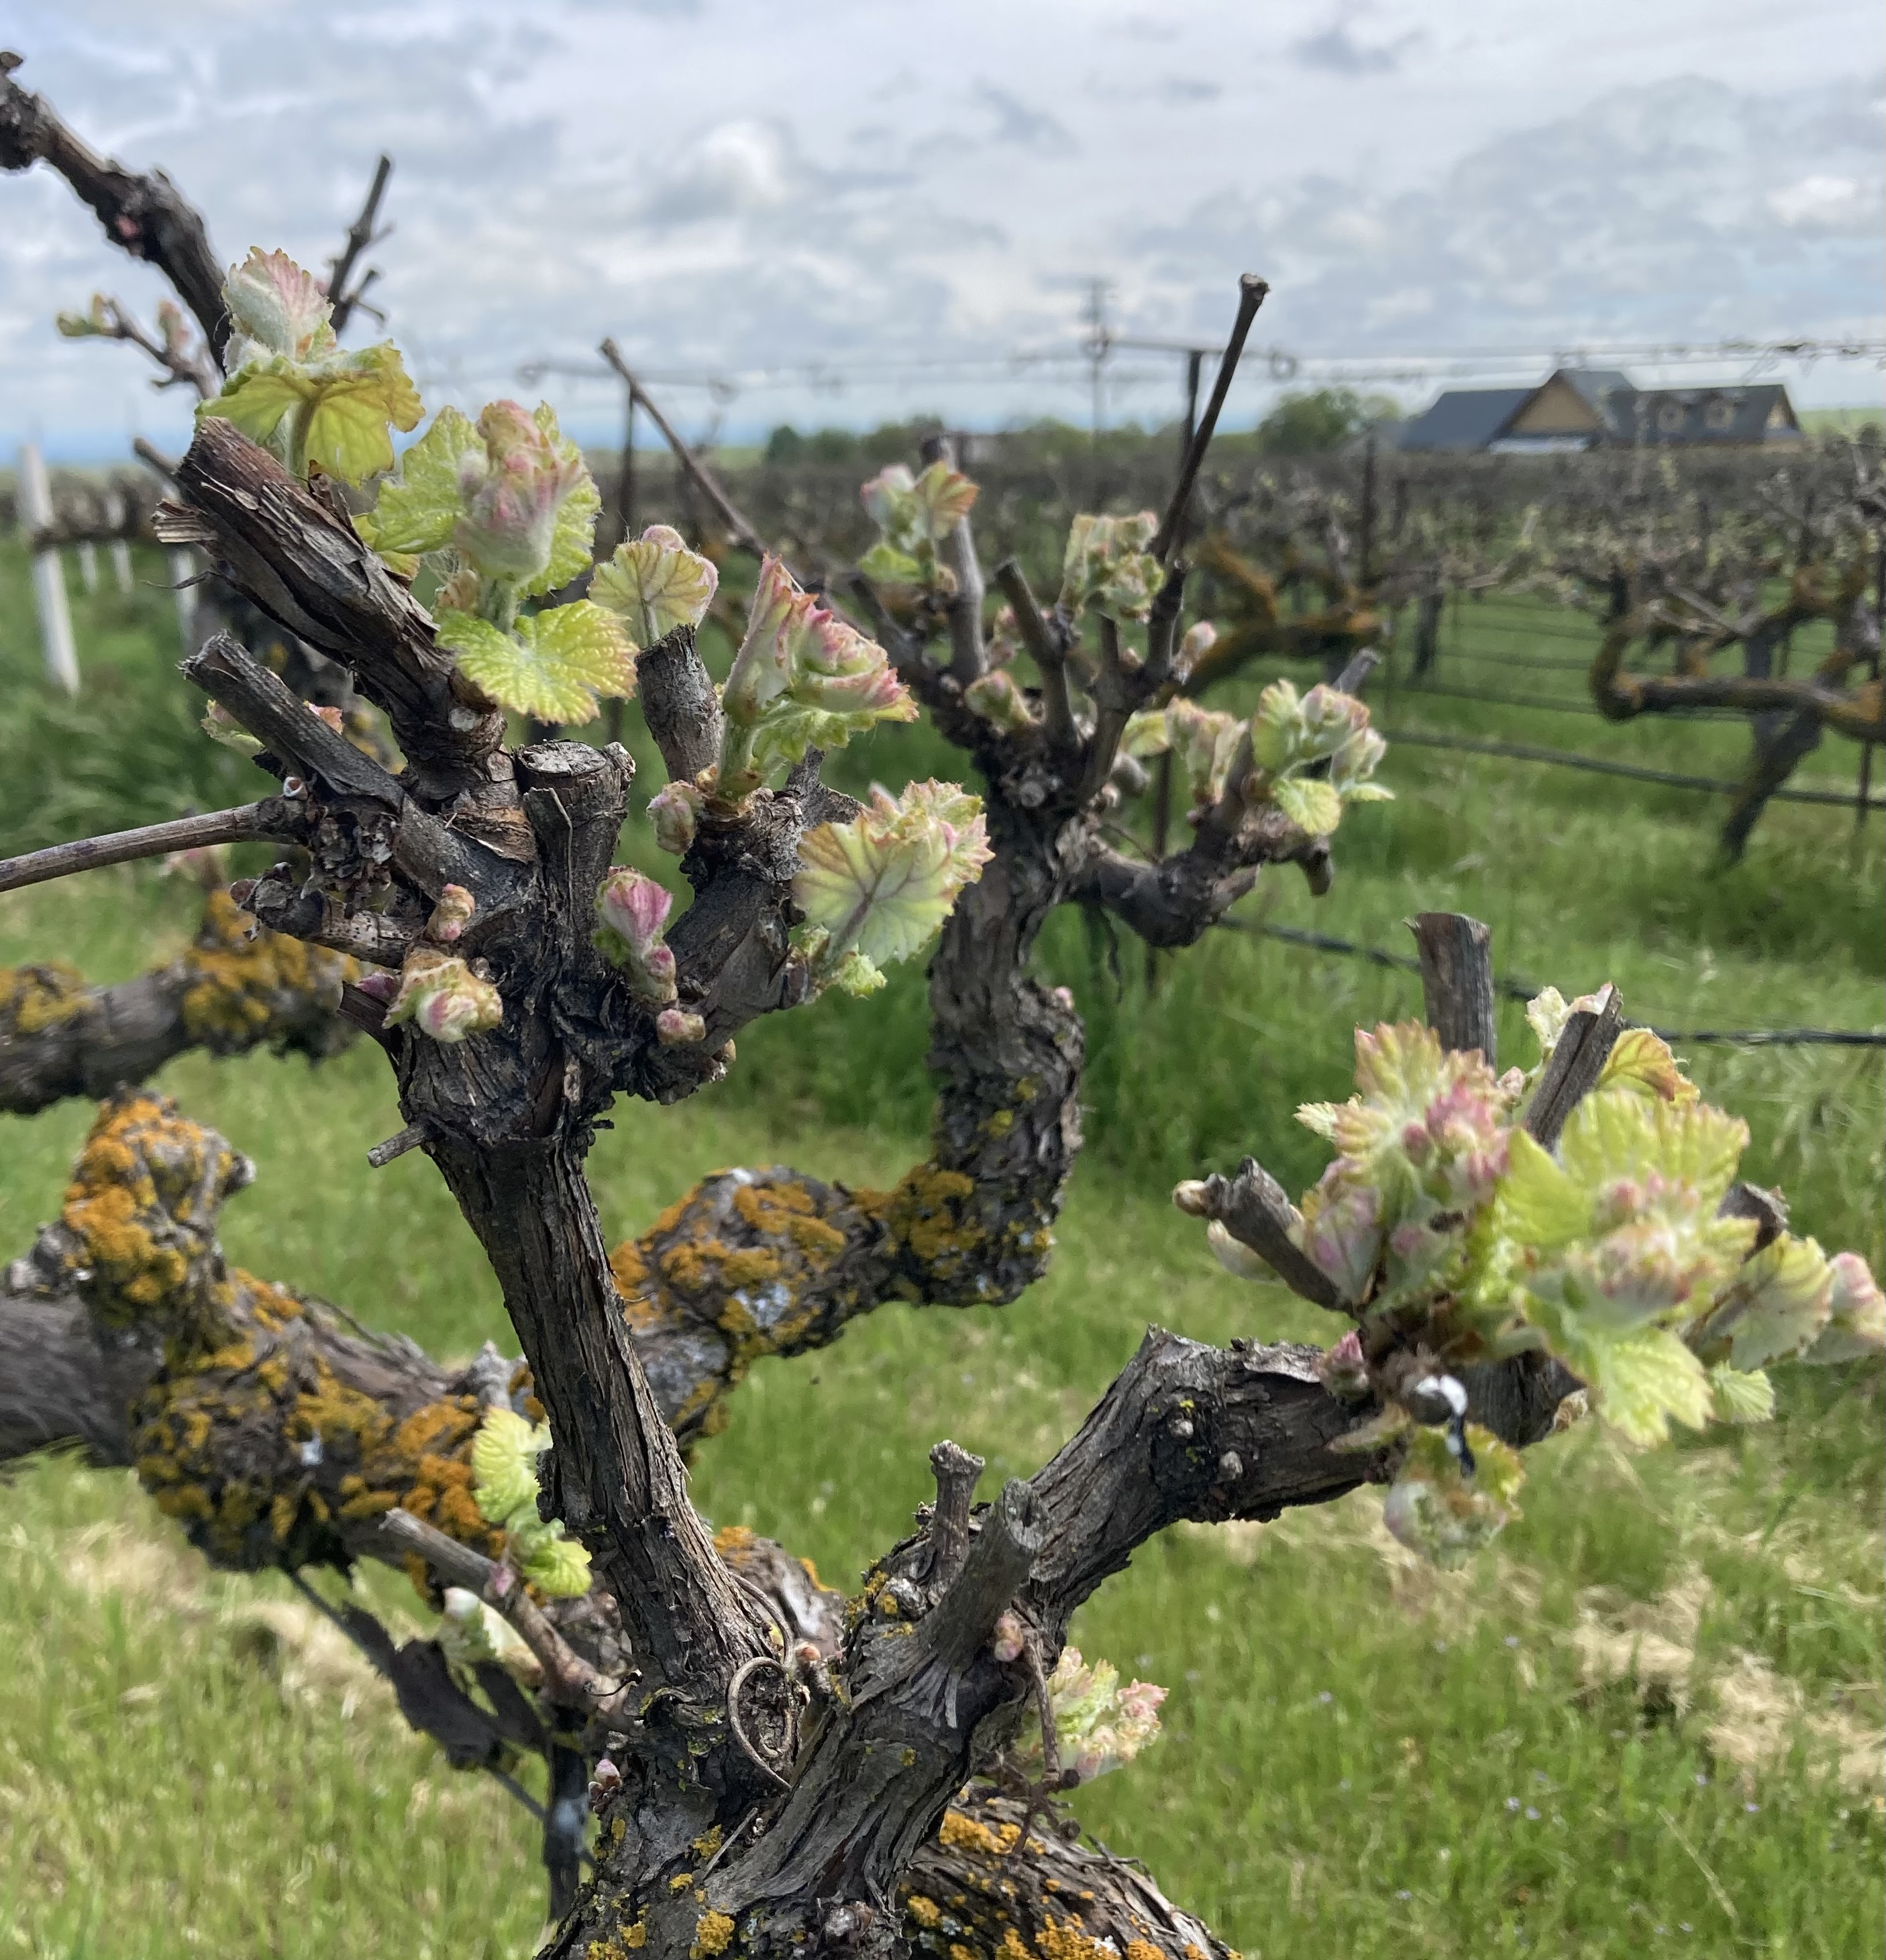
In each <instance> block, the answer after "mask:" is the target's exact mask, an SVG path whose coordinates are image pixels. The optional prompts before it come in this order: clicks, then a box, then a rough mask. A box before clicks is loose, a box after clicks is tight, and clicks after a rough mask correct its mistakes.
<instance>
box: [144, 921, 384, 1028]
mask: <svg viewBox="0 0 1886 1960" xmlns="http://www.w3.org/2000/svg"><path fill="white" fill-rule="evenodd" d="M252 929H253V921H252V920H251V919H250V917H249V915H248V914H247V912H244V911H242V910H241V908H240V907H238V906H237V904H236V902H235V901H234V899H231V897H230V896H229V894H228V893H227V892H212V893H210V894H209V897H208V899H206V900H205V902H204V905H203V918H202V924H201V926H200V927H199V928H198V931H197V935H196V943H194V944H193V946H192V947H190V950H189V951H188V952H186V953H185V954H184V956H183V963H182V971H183V976H184V978H185V981H186V985H185V988H184V990H183V1025H184V1026H185V1027H186V1028H187V1029H189V1030H190V1033H191V1034H192V1035H193V1036H194V1037H195V1038H196V1039H197V1040H198V1041H200V1042H204V1043H205V1044H206V1045H208V1046H209V1047H210V1048H213V1049H215V1051H216V1052H218V1053H219V1054H228V1053H232V1052H240V1051H241V1050H243V1049H245V1048H253V1047H254V1046H255V1045H256V1043H257V1042H260V1041H264V1040H266V1039H269V1037H270V1036H272V1035H274V1034H276V1033H278V1032H280V1031H281V1030H282V1029H283V1027H284V1026H285V1024H292V1023H298V1022H304V1021H306V1020H307V1019H308V1017H309V1016H310V1013H311V1012H319V1011H320V1010H323V1009H332V1008H333V1007H337V1006H338V1005H339V1001H340V989H341V983H342V981H343V980H351V979H352V978H355V977H356V975H358V972H359V969H358V967H357V966H355V963H354V962H353V961H352V960H351V959H348V958H347V957H346V956H345V955H344V954H342V953H330V952H328V951H327V950H325V949H324V948H323V947H315V946H308V945H306V944H304V943H303V942H302V941H301V940H298V939H288V938H285V937H283V936H282V934H279V933H275V932H268V931H253V937H252V936H251V933H252Z"/></svg>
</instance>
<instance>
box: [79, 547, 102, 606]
mask: <svg viewBox="0 0 1886 1960" xmlns="http://www.w3.org/2000/svg"><path fill="white" fill-rule="evenodd" d="M78 582H79V584H81V586H83V587H84V590H85V597H87V598H88V599H90V598H93V597H95V596H96V595H97V590H98V547H97V546H96V545H95V544H94V543H92V541H91V539H90V538H81V539H79V541H78Z"/></svg>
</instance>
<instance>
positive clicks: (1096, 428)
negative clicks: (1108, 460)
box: [1081, 279, 1113, 451]
mask: <svg viewBox="0 0 1886 1960" xmlns="http://www.w3.org/2000/svg"><path fill="white" fill-rule="evenodd" d="M1112 291H1113V288H1112V286H1111V285H1110V284H1109V283H1108V282H1107V281H1106V280H1105V279H1094V280H1092V281H1091V282H1089V284H1088V289H1087V311H1086V316H1085V317H1086V320H1087V338H1086V339H1085V340H1084V341H1083V342H1082V343H1081V349H1082V352H1083V353H1085V355H1086V356H1087V360H1088V375H1089V377H1090V382H1091V388H1092V391H1093V434H1094V449H1095V450H1096V451H1098V450H1099V448H1100V439H1101V430H1102V429H1103V428H1104V427H1105V426H1106V423H1107V395H1106V386H1107V384H1106V379H1105V369H1106V366H1107V356H1108V355H1110V354H1111V353H1112V352H1113V328H1112V326H1110V323H1109V322H1108V320H1107V299H1108V297H1109V295H1110V294H1111V292H1112Z"/></svg>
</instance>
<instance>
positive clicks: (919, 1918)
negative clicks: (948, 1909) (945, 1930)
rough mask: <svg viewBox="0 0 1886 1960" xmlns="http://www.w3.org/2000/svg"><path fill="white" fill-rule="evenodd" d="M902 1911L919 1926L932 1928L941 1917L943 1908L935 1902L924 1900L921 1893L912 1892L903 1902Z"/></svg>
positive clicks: (928, 1899)
mask: <svg viewBox="0 0 1886 1960" xmlns="http://www.w3.org/2000/svg"><path fill="white" fill-rule="evenodd" d="M903 1909H904V1911H906V1912H907V1913H908V1914H910V1917H912V1918H913V1919H914V1920H916V1923H918V1925H919V1926H934V1925H935V1923H937V1921H938V1920H940V1919H941V1917H943V1908H941V1906H940V1905H938V1904H937V1902H936V1901H935V1899H932V1898H925V1897H924V1896H923V1895H922V1893H921V1892H913V1893H912V1894H911V1895H910V1897H909V1898H907V1899H906V1900H905V1901H904V1902H903Z"/></svg>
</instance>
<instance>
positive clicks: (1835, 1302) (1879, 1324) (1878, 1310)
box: [1802, 1252, 1886, 1364]
mask: <svg viewBox="0 0 1886 1960" xmlns="http://www.w3.org/2000/svg"><path fill="white" fill-rule="evenodd" d="M1827 1264H1828V1265H1829V1266H1830V1268H1831V1269H1832V1271H1833V1284H1832V1286H1831V1287H1830V1288H1829V1290H1828V1294H1827V1325H1825V1326H1824V1328H1822V1329H1821V1335H1820V1338H1818V1340H1817V1341H1815V1342H1814V1345H1813V1346H1812V1347H1811V1348H1809V1349H1808V1351H1807V1353H1806V1354H1804V1355H1803V1356H1802V1360H1805V1361H1812V1362H1815V1363H1821V1364H1825V1363H1828V1362H1833V1361H1858V1360H1862V1359H1864V1358H1865V1357H1867V1356H1868V1355H1874V1354H1878V1353H1879V1352H1880V1351H1881V1349H1882V1348H1886V1293H1881V1291H1880V1287H1879V1282H1878V1280H1876V1279H1875V1278H1874V1277H1873V1273H1872V1268H1871V1267H1870V1266H1868V1265H1867V1263H1866V1262H1865V1260H1864V1259H1862V1258H1861V1257H1860V1255H1859V1253H1857V1252H1836V1253H1835V1254H1834V1255H1833V1258H1831V1259H1830V1260H1829V1261H1828V1262H1827Z"/></svg>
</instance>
